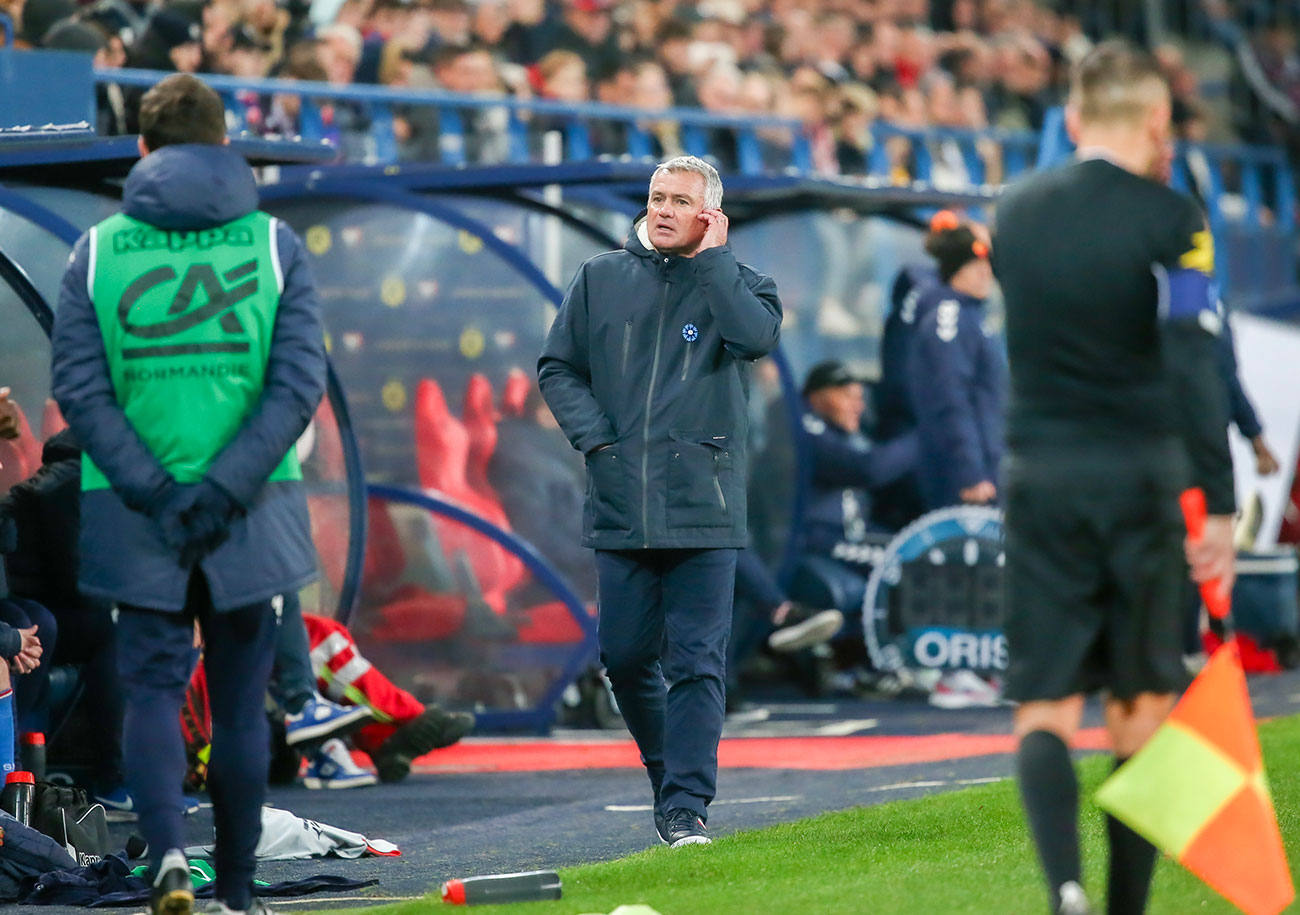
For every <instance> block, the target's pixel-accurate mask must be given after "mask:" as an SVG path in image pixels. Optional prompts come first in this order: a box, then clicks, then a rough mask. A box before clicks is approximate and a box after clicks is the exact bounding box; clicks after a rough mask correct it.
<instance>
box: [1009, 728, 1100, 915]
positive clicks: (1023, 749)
mask: <svg viewBox="0 0 1300 915" xmlns="http://www.w3.org/2000/svg"><path fill="white" fill-rule="evenodd" d="M1016 774H1017V776H1018V778H1019V781H1020V797H1021V800H1022V801H1023V802H1024V805H1025V816H1026V818H1027V819H1028V820H1029V829H1030V832H1031V833H1032V834H1033V837H1034V845H1036V846H1037V847H1038V859H1039V861H1041V862H1042V865H1043V872H1044V873H1045V874H1046V876H1047V886H1048V893H1049V894H1050V896H1051V900H1052V906H1053V911H1055V907H1056V906H1058V905H1060V900H1059V899H1058V898H1057V893H1058V891H1059V889H1060V887H1061V884H1063V883H1066V882H1068V881H1071V880H1072V881H1074V882H1075V883H1082V882H1083V881H1082V879H1081V871H1082V866H1081V864H1080V862H1079V781H1078V778H1077V777H1076V776H1075V774H1074V766H1073V764H1071V762H1070V751H1069V748H1068V747H1066V745H1065V742H1064V741H1063V740H1061V738H1060V737H1057V736H1056V735H1055V734H1053V733H1051V732H1050V731H1031V732H1030V733H1028V734H1026V735H1025V737H1024V739H1023V740H1021V741H1020V749H1019V751H1018V752H1017V754H1016ZM1112 915H1113V913H1112Z"/></svg>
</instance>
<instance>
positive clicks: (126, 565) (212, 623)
mask: <svg viewBox="0 0 1300 915" xmlns="http://www.w3.org/2000/svg"><path fill="white" fill-rule="evenodd" d="M140 121H141V138H140V146H141V149H140V151H141V155H142V156H143V157H144V158H142V159H141V160H140V162H139V163H138V164H137V165H136V166H135V167H134V168H133V169H132V170H131V174H130V175H129V176H128V177H127V181H126V187H125V193H124V202H123V210H122V212H121V213H119V214H117V215H116V216H113V217H110V218H109V219H108V220H105V222H103V223H100V224H99V225H97V226H95V227H93V228H92V229H91V230H90V231H89V232H87V233H86V235H84V236H83V237H82V238H81V239H80V240H79V241H78V242H77V244H76V246H75V248H74V249H73V254H72V259H71V262H70V263H69V266H68V269H67V272H66V273H65V275H64V280H63V287H62V289H61V291H60V296H59V309H58V314H57V318H56V320H55V326H54V338H53V392H54V396H55V398H56V399H57V400H58V403H59V406H60V407H61V408H62V410H63V415H64V417H65V418H66V419H67V421H68V425H69V426H70V427H71V428H72V430H73V432H74V433H75V434H76V436H77V438H78V439H79V440H80V441H81V442H82V444H83V446H84V450H85V461H84V463H83V469H82V506H81V519H82V535H81V563H80V574H79V585H80V588H81V591H82V593H84V594H88V595H91V596H94V597H100V598H104V599H107V600H112V601H115V602H116V603H117V604H118V607H119V618H118V630H119V631H118V640H117V644H118V652H119V653H118V668H119V670H120V672H121V677H122V686H123V692H124V696H125V701H126V713H125V725H124V741H123V743H124V746H125V751H126V752H125V758H124V763H125V774H126V779H127V785H128V787H129V788H130V790H131V793H132V795H133V797H134V800H135V803H136V805H137V806H138V808H139V814H140V827H141V831H142V832H143V834H144V838H145V840H146V841H147V842H148V843H149V851H150V854H151V857H152V865H153V874H154V894H153V900H152V903H151V907H152V909H153V911H154V912H155V913H166V915H187V913H188V912H189V910H190V908H191V906H192V904H193V892H192V890H191V889H190V882H189V867H188V864H187V863H186V861H185V858H184V855H183V853H181V852H180V851H179V849H182V848H183V847H184V846H185V842H184V837H183V835H182V829H181V821H180V815H181V814H180V804H181V779H182V777H183V775H184V772H185V754H184V745H183V743H182V741H181V735H180V729H179V724H178V719H177V713H178V710H179V708H180V704H181V700H182V698H183V695H184V691H185V687H186V684H187V682H188V680H189V676H190V671H191V668H192V666H193V661H194V658H193V650H192V638H193V621H194V620H195V619H197V620H198V621H199V624H200V626H201V627H202V630H203V636H204V640H205V644H206V652H207V655H206V656H207V670H208V685H209V689H210V692H211V701H212V719H213V740H212V746H213V751H212V760H211V764H210V766H209V787H210V789H211V792H212V800H213V807H214V817H215V822H216V837H217V846H216V869H217V883H216V899H217V900H218V902H219V903H220V904H221V905H222V906H223V907H224V910H228V911H230V912H244V911H254V912H256V911H261V909H262V906H261V903H260V902H258V901H257V900H256V899H253V898H252V895H251V893H252V878H253V871H254V850H255V849H256V846H257V842H258V837H259V836H260V833H261V821H260V813H261V806H262V799H263V797H264V796H265V791H266V775H267V761H268V736H269V735H268V728H267V721H266V715H265V713H264V705H263V703H264V701H265V700H264V697H265V692H266V685H267V681H268V679H269V677H270V670H271V663H272V657H273V654H274V649H275V642H276V626H277V618H278V609H279V607H280V606H281V601H282V599H283V598H282V596H283V595H284V594H285V593H286V592H291V591H293V590H296V589H298V588H300V587H302V586H303V585H305V584H307V583H308V582H310V581H311V580H312V579H313V578H314V577H315V574H316V558H315V552H314V550H313V547H312V542H311V528H310V524H309V523H308V518H307V505H306V499H305V498H304V495H303V493H302V488H301V485H300V484H299V483H298V480H300V479H301V472H300V471H299V469H298V466H297V461H296V457H295V456H294V454H293V452H292V449H293V445H294V443H295V442H296V441H297V439H298V437H299V436H300V435H301V434H302V432H303V430H304V429H305V428H306V426H307V423H308V422H309V421H310V419H311V416H312V414H313V412H314V411H315V408H316V405H317V403H318V402H319V401H320V398H321V395H322V393H323V391H324V384H325V349H324V335H323V332H322V328H321V323H320V315H319V305H318V302H317V299H316V294H315V290H314V287H313V284H312V279H311V276H310V273H309V271H308V266H307V257H306V254H305V252H304V250H303V248H302V245H301V243H300V242H299V240H298V238H297V237H296V236H295V235H294V234H293V232H292V231H291V230H290V229H289V228H288V227H287V226H285V225H284V224H283V223H281V222H280V221H279V220H276V219H273V218H272V217H270V216H268V215H267V214H265V213H260V212H258V210H257V188H256V185H255V184H254V181H253V175H252V172H251V170H250V169H249V167H248V165H247V164H246V163H245V162H244V161H243V159H242V158H241V157H240V156H239V155H237V154H236V153H234V152H232V151H230V150H229V149H227V148H226V146H225V143H226V138H225V119H224V111H223V109H222V104H221V100H220V98H219V97H217V95H216V94H215V93H214V92H213V91H212V90H211V89H209V88H208V87H207V86H205V85H204V84H203V83H202V82H200V81H199V80H197V79H196V78H194V77H192V76H188V75H177V76H172V77H169V78H168V79H166V80H163V81H162V82H161V83H159V84H158V85H157V86H155V87H154V88H153V89H151V90H150V91H149V92H148V93H147V94H146V96H145V98H144V100H143V102H142V104H141V113H140ZM137 274H138V275H137ZM200 290H201V291H200Z"/></svg>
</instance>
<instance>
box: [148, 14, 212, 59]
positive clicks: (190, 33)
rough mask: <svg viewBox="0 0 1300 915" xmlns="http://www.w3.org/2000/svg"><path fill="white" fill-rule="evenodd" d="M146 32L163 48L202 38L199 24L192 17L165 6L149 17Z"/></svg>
mask: <svg viewBox="0 0 1300 915" xmlns="http://www.w3.org/2000/svg"><path fill="white" fill-rule="evenodd" d="M148 32H149V33H152V35H153V38H154V40H155V41H156V42H157V43H158V44H159V45H161V46H162V47H163V48H164V49H165V50H168V51H170V50H171V49H172V48H176V47H179V46H181V45H183V44H190V43H192V42H198V41H200V40H201V39H202V38H203V33H202V31H201V30H200V29H199V24H198V23H197V22H195V21H194V20H193V19H190V18H189V17H187V16H185V15H183V14H182V13H178V12H175V11H173V10H170V9H167V8H165V7H164V8H161V9H158V10H157V11H155V12H154V14H153V15H152V16H150V17H149V28H148Z"/></svg>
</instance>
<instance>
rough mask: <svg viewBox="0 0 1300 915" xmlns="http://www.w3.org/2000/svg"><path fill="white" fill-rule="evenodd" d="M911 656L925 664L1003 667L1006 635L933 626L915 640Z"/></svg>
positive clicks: (1005, 658)
mask: <svg viewBox="0 0 1300 915" xmlns="http://www.w3.org/2000/svg"><path fill="white" fill-rule="evenodd" d="M912 657H913V658H915V659H916V663H917V664H920V665H921V666H922V667H965V668H969V669H971V670H1004V669H1006V666H1007V638H1006V636H1004V635H1002V633H1000V632H997V633H981V634H976V633H973V632H950V631H946V630H943V629H930V630H927V631H925V632H923V633H921V634H920V635H919V636H917V638H916V641H915V642H913V643H912Z"/></svg>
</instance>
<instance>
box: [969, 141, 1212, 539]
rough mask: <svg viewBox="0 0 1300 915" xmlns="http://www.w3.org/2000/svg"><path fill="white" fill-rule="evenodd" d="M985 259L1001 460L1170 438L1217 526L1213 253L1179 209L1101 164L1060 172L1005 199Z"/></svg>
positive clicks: (1166, 191)
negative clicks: (1002, 367)
mask: <svg viewBox="0 0 1300 915" xmlns="http://www.w3.org/2000/svg"><path fill="white" fill-rule="evenodd" d="M993 251H994V254H993V257H994V269H995V271H996V274H997V277H998V280H999V282H1000V283H1001V285H1002V291H1003V295H1004V297H1005V300H1006V334H1007V355H1008V362H1009V367H1010V375H1011V399H1010V409H1009V414H1008V420H1007V444H1008V446H1009V448H1010V449H1011V450H1012V451H1024V450H1033V449H1035V448H1036V447H1037V446H1053V445H1056V446H1064V447H1072V446H1077V445H1080V444H1084V443H1103V444H1104V443H1106V442H1112V443H1114V444H1115V445H1116V446H1117V447H1122V446H1123V443H1125V442H1133V441H1135V440H1142V439H1145V440H1156V439H1160V438H1168V437H1173V436H1177V437H1180V438H1182V439H1183V440H1184V442H1185V443H1186V447H1187V451H1188V457H1189V458H1190V463H1191V468H1192V474H1193V476H1192V480H1193V483H1194V484H1195V485H1199V486H1201V487H1202V488H1203V489H1205V491H1206V497H1207V501H1208V502H1209V504H1210V510H1211V511H1212V512H1215V513H1230V512H1231V511H1232V510H1233V492H1232V464H1231V458H1230V455H1229V452H1228V444H1227V432H1226V429H1227V407H1226V392H1225V391H1224V390H1223V384H1222V381H1221V379H1220V378H1219V376H1218V374H1217V371H1216V368H1215V362H1214V359H1215V345H1216V335H1217V333H1218V332H1219V329H1220V320H1221V319H1220V316H1219V314H1218V312H1217V294H1216V293H1215V291H1214V289H1213V286H1212V282H1211V274H1212V271H1213V256H1214V255H1213V242H1212V241H1211V239H1210V235H1209V232H1208V231H1206V228H1205V220H1204V217H1203V215H1202V214H1201V212H1200V210H1199V208H1198V207H1197V206H1196V204H1195V203H1194V202H1193V201H1192V200H1191V198H1189V197H1186V196H1184V195H1182V194H1179V193H1178V192H1176V191H1174V190H1171V189H1170V188H1167V187H1164V186H1163V185H1160V184H1157V183H1155V182H1154V181H1150V180H1147V179H1145V178H1141V177H1139V176H1137V175H1134V174H1132V173H1131V172H1128V171H1126V170H1125V169H1123V168H1120V167H1119V166H1117V165H1114V164H1112V163H1110V162H1107V161H1105V160H1102V159H1089V160H1084V161H1076V162H1072V163H1070V164H1068V165H1065V166H1063V167H1060V168H1056V169H1052V170H1050V171H1046V172H1040V173H1038V174H1035V175H1033V176H1031V177H1029V178H1027V179H1026V180H1025V181H1023V182H1021V183H1019V184H1017V185H1015V186H1014V187H1012V188H1010V189H1009V190H1008V191H1007V192H1006V194H1005V195H1004V196H1003V198H1002V199H1001V200H1000V201H999V203H998V206H997V241H996V243H995V244H994V246H993ZM1189 296H1190V297H1192V298H1195V299H1196V300H1197V301H1196V302H1195V303H1193V304H1191V305H1190V306H1189V304H1188V301H1187V299H1188V297H1189ZM1171 297H1172V300H1173V301H1172V305H1171Z"/></svg>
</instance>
